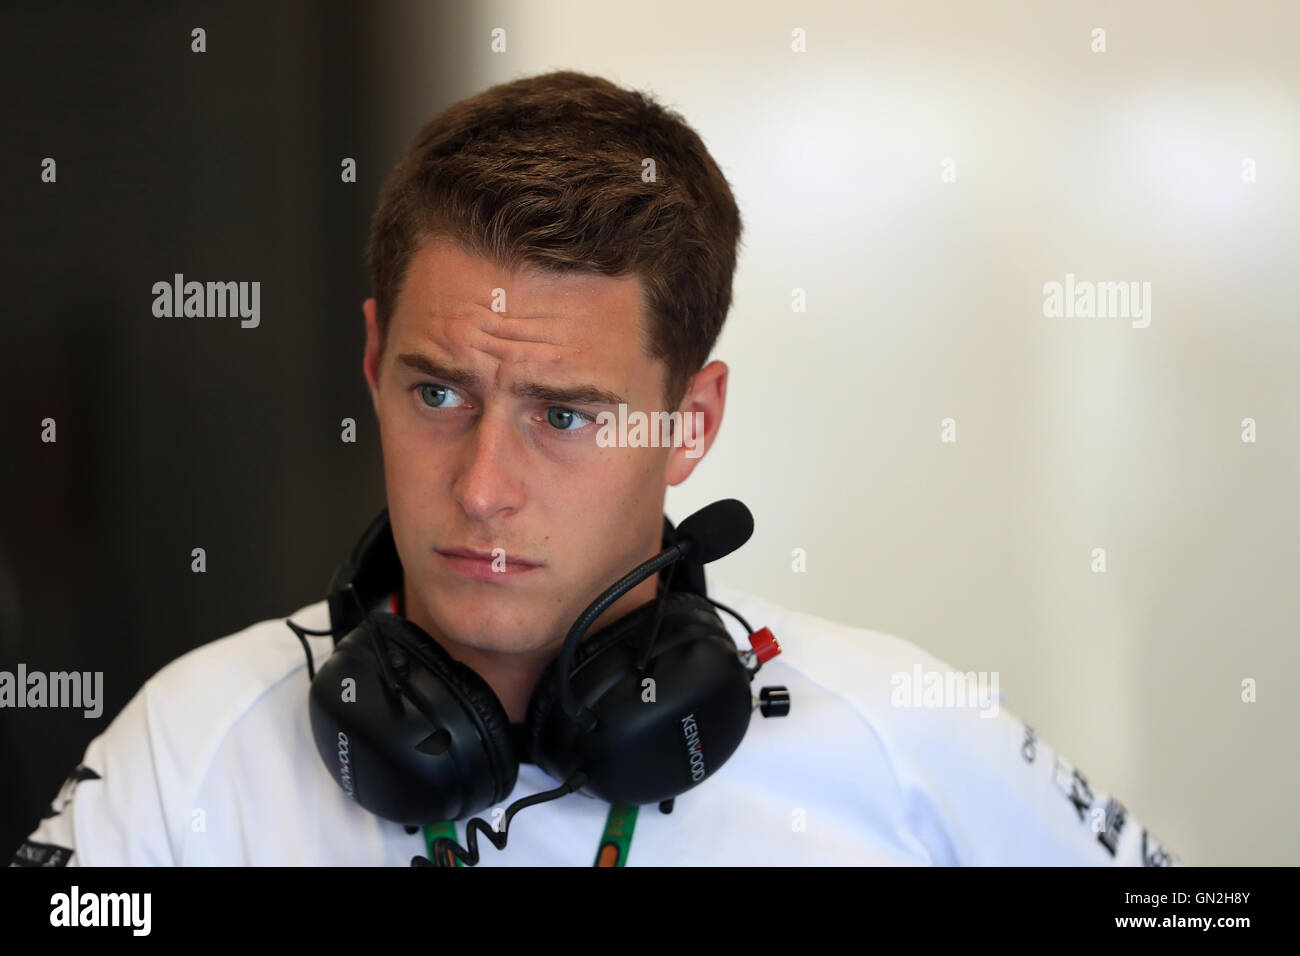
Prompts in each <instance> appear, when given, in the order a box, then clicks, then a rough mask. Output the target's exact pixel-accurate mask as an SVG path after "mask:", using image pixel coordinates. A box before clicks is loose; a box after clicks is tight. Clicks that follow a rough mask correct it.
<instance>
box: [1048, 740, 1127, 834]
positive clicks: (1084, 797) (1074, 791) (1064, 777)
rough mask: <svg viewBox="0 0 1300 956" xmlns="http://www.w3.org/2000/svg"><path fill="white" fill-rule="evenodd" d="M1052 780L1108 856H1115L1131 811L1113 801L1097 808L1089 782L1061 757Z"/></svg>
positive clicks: (1058, 757) (1058, 758) (1109, 800)
mask: <svg viewBox="0 0 1300 956" xmlns="http://www.w3.org/2000/svg"><path fill="white" fill-rule="evenodd" d="M1052 777H1053V780H1054V781H1055V782H1056V788H1057V789H1058V790H1060V791H1061V793H1063V794H1065V796H1066V799H1068V800H1069V801H1070V803H1071V805H1073V807H1074V809H1075V811H1076V812H1077V813H1078V814H1079V819H1080V820H1081V821H1083V822H1084V823H1086V824H1087V825H1088V826H1089V828H1090V829H1092V830H1093V832H1095V833H1096V834H1097V842H1098V843H1100V844H1101V845H1102V846H1104V847H1105V848H1106V852H1107V853H1109V854H1110V855H1111V856H1114V855H1115V851H1116V849H1118V847H1119V838H1120V833H1121V832H1122V831H1123V829H1124V823H1125V821H1126V820H1127V818H1128V811H1126V810H1125V809H1124V804H1122V803H1120V802H1119V801H1118V800H1116V799H1115V798H1114V797H1108V798H1107V799H1106V802H1105V804H1101V805H1097V806H1094V804H1095V803H1097V799H1096V797H1094V796H1093V793H1092V788H1091V787H1089V786H1088V781H1087V780H1086V779H1085V778H1084V776H1083V774H1081V773H1080V772H1079V771H1078V769H1077V768H1075V767H1072V766H1071V765H1070V763H1069V761H1066V760H1063V759H1061V757H1060V756H1059V755H1058V756H1057V758H1056V768H1055V770H1054V772H1053V774H1052Z"/></svg>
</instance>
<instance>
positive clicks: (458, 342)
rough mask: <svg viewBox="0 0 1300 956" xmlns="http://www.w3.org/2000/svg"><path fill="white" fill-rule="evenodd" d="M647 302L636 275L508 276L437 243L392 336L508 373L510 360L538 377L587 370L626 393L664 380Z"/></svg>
mask: <svg viewBox="0 0 1300 956" xmlns="http://www.w3.org/2000/svg"><path fill="white" fill-rule="evenodd" d="M641 302H642V299H641V290H640V284H639V282H638V281H637V280H636V279H635V277H620V278H611V277H608V276H592V275H588V274H585V273H576V274H559V275H552V274H545V273H540V272H537V271H535V270H531V269H524V270H519V271H517V272H509V271H507V270H503V269H501V268H499V267H497V266H495V265H494V264H493V263H491V262H490V261H488V260H486V259H481V258H478V257H475V256H471V255H468V254H467V253H465V252H463V251H462V250H460V249H459V248H458V247H455V246H453V245H451V244H449V243H447V242H442V241H435V242H430V243H428V244H426V245H425V246H424V247H423V248H422V249H421V250H420V251H419V253H418V254H417V256H416V257H414V258H413V259H412V266H411V269H410V270H409V272H408V275H407V281H406V282H405V283H404V287H403V290H402V294H401V297H400V299H399V303H398V307H397V309H396V312H395V314H394V316H393V318H392V320H391V328H390V329H389V333H390V334H389V336H388V338H389V339H390V346H393V347H395V348H393V351H395V352H398V353H403V352H407V353H409V352H412V351H414V352H421V353H424V354H427V355H429V357H430V358H432V359H434V360H435V361H439V362H442V363H457V364H467V363H468V364H471V365H482V364H487V365H491V364H496V363H499V364H500V365H501V366H502V368H501V369H500V371H501V372H502V373H505V374H509V371H508V370H507V369H506V368H505V366H518V367H521V368H523V367H526V368H527V369H528V372H529V376H530V378H537V377H539V376H542V375H548V376H560V377H562V378H565V379H574V380H576V378H575V377H576V376H581V377H582V379H583V381H584V383H588V382H589V383H592V384H597V385H598V387H600V388H604V389H606V390H608V391H614V392H624V391H625V390H626V387H627V386H628V385H631V384H633V383H634V381H636V380H637V379H640V378H643V377H645V376H653V377H658V375H657V369H655V368H653V367H652V366H656V365H658V364H659V363H658V362H655V361H653V360H651V359H650V358H649V357H648V355H647V354H646V351H645V348H644V345H645V341H644V331H645V330H644V329H643V327H642V324H641ZM485 358H487V359H491V360H492V361H491V362H484V361H483V360H484V359H485ZM613 378H617V379H618V380H617V381H613V380H610V381H598V380H600V379H613Z"/></svg>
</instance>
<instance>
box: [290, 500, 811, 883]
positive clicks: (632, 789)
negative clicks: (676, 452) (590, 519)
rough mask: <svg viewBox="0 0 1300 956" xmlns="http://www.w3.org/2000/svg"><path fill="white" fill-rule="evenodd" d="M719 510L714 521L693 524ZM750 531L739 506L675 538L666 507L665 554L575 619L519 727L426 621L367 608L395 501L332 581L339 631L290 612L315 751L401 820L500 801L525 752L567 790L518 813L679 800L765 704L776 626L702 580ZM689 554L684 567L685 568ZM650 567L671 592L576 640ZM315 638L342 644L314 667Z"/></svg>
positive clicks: (383, 566)
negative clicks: (729, 619) (569, 804)
mask: <svg viewBox="0 0 1300 956" xmlns="http://www.w3.org/2000/svg"><path fill="white" fill-rule="evenodd" d="M720 506H730V508H731V510H730V511H726V510H725V509H722V510H720ZM710 510H712V511H713V514H712V517H713V519H714V520H713V521H712V522H710V521H707V520H706V521H704V522H700V521H696V518H697V517H704V516H706V512H709V511H710ZM737 512H740V513H743V519H744V520H747V521H748V522H749V523H748V527H747V529H745V530H744V531H743V532H738V531H736V529H735V528H731V527H729V528H728V529H727V530H728V534H729V535H730V538H731V539H732V541H729V542H728V543H727V544H721V545H719V544H718V543H717V542H713V546H712V547H710V545H709V543H705V542H704V539H705V537H706V532H708V533H709V534H708V535H707V536H711V537H714V538H723V537H727V535H724V534H723V533H722V531H721V524H722V522H721V521H720V520H718V519H721V518H725V519H726V521H727V522H729V524H731V525H735V524H738V523H740V524H743V521H740V520H738V516H737ZM692 522H694V528H693V532H694V533H693V535H691V536H688V535H687V532H688V525H689V524H690V523H692ZM701 525H702V526H701ZM752 529H753V520H752V518H750V517H749V512H748V510H747V509H746V508H745V507H744V505H742V504H741V503H740V502H738V501H735V500H734V499H727V500H725V501H723V502H715V503H714V504H713V505H710V506H709V507H708V508H705V509H703V510H702V511H700V512H698V513H697V515H693V516H692V517H691V518H688V519H687V520H686V521H684V522H683V523H682V526H681V529H680V530H679V529H677V528H675V527H674V526H673V524H672V522H671V521H669V520H668V518H667V516H665V517H664V533H663V543H664V548H665V551H663V552H661V554H659V555H658V556H657V557H655V558H652V559H650V560H649V561H646V562H644V563H643V564H642V565H640V566H639V567H638V568H636V569H634V570H633V571H632V572H630V573H629V574H627V575H625V576H624V577H623V578H622V579H621V580H620V581H619V582H618V583H617V584H615V585H614V586H613V587H611V588H609V589H607V590H606V591H605V593H604V594H602V595H601V597H600V598H598V599H597V601H596V602H594V603H593V604H592V605H591V606H589V607H588V609H587V612H586V613H584V615H583V616H582V617H580V618H579V619H578V621H576V622H575V624H574V626H573V628H572V629H571V630H570V632H569V637H568V639H567V640H566V644H565V647H564V651H563V652H562V653H561V654H559V655H558V656H557V657H556V658H555V659H554V660H553V661H551V663H550V664H549V665H547V668H546V669H545V671H544V672H543V673H542V675H541V678H540V679H539V681H538V683H537V685H536V687H535V689H534V691H533V694H532V697H531V699H530V701H529V705H528V710H527V719H526V721H525V723H524V725H523V727H522V729H520V728H517V727H516V728H512V727H511V725H510V723H509V720H508V718H507V716H506V713H505V709H504V708H503V707H502V705H501V702H500V701H499V700H498V699H497V697H496V695H495V694H494V693H493V691H492V689H491V688H490V687H489V686H488V684H487V682H486V681H485V680H484V679H483V678H482V677H480V676H479V675H478V674H477V673H475V672H474V671H473V670H472V669H471V668H470V667H468V666H467V665H465V664H463V663H461V662H459V661H457V660H455V659H453V658H452V657H451V656H450V655H449V654H448V653H447V652H446V650H444V649H443V648H442V647H441V646H440V645H439V644H438V643H437V641H435V640H434V639H433V638H432V637H431V636H430V635H428V634H427V633H426V632H425V631H423V630H422V629H421V628H420V627H418V626H417V625H415V624H413V623H412V622H411V621H409V620H407V619H405V618H404V617H401V616H398V615H396V614H389V613H383V612H378V611H374V612H372V611H370V610H368V609H369V608H371V607H373V606H374V605H375V604H376V603H378V602H379V601H380V600H382V599H383V598H384V597H385V596H386V595H388V594H390V593H392V592H393V591H394V590H396V589H397V588H399V587H400V585H401V581H402V566H401V562H400V560H399V558H398V554H397V548H396V545H395V543H394V539H393V533H392V527H391V525H390V523H389V516H388V511H387V509H385V510H384V511H382V512H380V514H379V516H378V517H377V518H375V520H374V521H373V522H372V523H371V525H370V527H369V528H368V529H367V530H366V532H365V534H364V535H362V537H361V539H360V541H359V542H358V543H357V545H356V547H355V548H354V549H353V551H352V555H351V557H350V559H349V560H348V561H346V562H344V563H343V564H342V565H341V566H340V567H339V568H338V570H337V571H336V572H335V574H334V577H333V579H332V581H331V583H330V589H329V596H328V605H329V615H330V624H331V628H330V630H329V631H316V632H312V631H306V630H305V629H303V628H301V627H299V626H298V625H295V624H293V623H292V622H289V626H290V627H291V629H293V630H294V632H295V633H296V634H298V637H299V640H300V641H302V643H303V646H304V648H306V650H307V657H308V670H309V676H310V679H311V691H310V695H309V706H310V712H311V727H312V734H313V736H314V738H315V741H316V747H317V750H318V751H319V753H320V756H321V759H322V760H323V761H324V762H325V765H326V767H328V768H329V771H330V773H331V775H332V776H333V777H334V779H335V781H336V782H337V783H338V785H339V786H340V787H341V788H342V789H343V791H344V792H345V793H346V794H347V795H348V796H349V797H350V798H352V799H353V800H355V801H356V802H357V803H358V804H360V805H361V806H362V807H364V808H365V809H366V810H368V811H370V812H371V813H374V814H376V815H377V816H380V817H382V818H384V819H387V820H392V821H396V822H398V823H402V824H404V825H407V826H408V828H409V827H412V826H415V825H421V824H434V823H441V822H444V821H450V820H460V819H464V818H466V817H469V816H471V815H473V814H476V813H480V812H482V811H484V810H486V809H488V808H490V807H492V806H494V805H496V804H498V803H500V801H502V800H504V799H505V798H506V797H507V796H509V794H510V793H511V792H512V791H513V790H514V788H515V784H516V781H517V779H518V774H519V764H520V761H521V759H523V760H525V761H527V762H532V763H536V764H537V765H538V767H540V768H541V769H542V770H544V771H545V772H546V773H547V774H549V775H550V776H551V777H554V778H555V779H556V780H558V781H564V786H562V787H561V788H559V789H558V790H556V791H547V793H546V794H542V795H537V796H535V797H529V798H526V801H516V803H515V804H513V805H512V807H511V809H510V810H509V811H507V814H506V821H507V823H508V821H509V818H510V816H511V815H512V814H513V812H514V810H516V809H520V808H522V807H521V806H520V804H524V805H527V804H528V803H536V802H540V801H541V800H543V799H554V798H555V797H558V796H562V795H563V794H565V793H569V792H574V791H577V792H580V793H583V794H584V795H586V796H589V797H593V798H596V799H599V800H603V801H606V802H609V803H611V804H649V803H659V804H660V805H661V809H665V812H667V809H666V808H670V807H671V801H672V800H673V798H675V797H676V796H677V795H679V794H681V793H684V792H685V791H687V790H689V789H691V788H692V787H694V786H697V785H698V784H700V783H701V782H703V781H704V780H705V779H707V778H708V777H709V776H711V775H712V774H713V773H715V772H717V770H718V768H719V767H721V766H722V765H723V763H725V762H726V761H727V760H728V759H729V758H730V757H731V755H732V754H733V753H734V752H735V750H736V749H737V747H739V746H740V743H741V740H742V739H743V738H744V736H745V732H746V730H747V729H748V726H749V719H750V715H751V713H752V711H753V709H754V708H755V706H758V701H756V700H755V698H753V697H752V696H751V694H750V682H751V681H752V680H753V677H754V675H755V673H757V671H758V668H759V667H761V666H762V663H763V662H764V661H766V660H768V659H770V658H771V657H773V656H775V655H776V654H778V653H780V647H779V645H778V644H777V643H776V640H775V638H773V637H772V634H771V632H770V631H769V630H768V629H767V628H763V629H762V630H761V631H758V632H753V631H752V630H751V629H750V628H749V625H748V624H747V623H745V621H744V619H743V618H741V617H740V616H739V615H738V614H736V613H735V612H734V611H732V610H731V609H730V608H727V607H725V606H724V605H721V604H719V603H718V602H717V601H714V600H713V599H712V598H710V597H709V596H708V594H707V590H706V587H705V580H704V564H705V563H706V562H708V561H711V560H714V559H716V558H717V557H721V556H722V555H723V554H726V553H729V552H730V551H731V550H734V548H736V547H739V546H740V544H743V543H744V541H745V540H747V539H748V537H749V535H750V533H752ZM742 534H743V536H741V537H739V542H738V543H733V541H734V539H735V538H736V537H737V535H742ZM696 539H698V540H696ZM678 563H680V564H682V565H683V567H682V569H681V570H682V571H683V572H684V574H682V575H675V574H674V572H675V571H677V570H678V568H677V564H678ZM656 572H657V573H658V575H659V577H660V580H661V582H662V587H661V591H660V594H659V595H658V596H657V597H656V598H655V599H654V600H651V601H649V602H647V603H645V604H643V605H641V606H640V607H638V608H636V609H635V610H633V611H631V612H630V613H628V614H626V615H624V616H623V617H621V618H619V619H618V620H616V621H614V622H612V623H610V624H608V625H607V626H605V627H602V628H601V629H600V630H599V631H597V632H595V633H593V634H591V635H590V637H588V638H587V639H586V640H581V638H582V634H583V632H585V631H586V628H587V626H589V625H590V623H591V622H592V621H593V620H594V619H595V618H596V617H597V616H599V614H600V613H601V612H602V611H603V609H604V608H605V607H608V606H609V604H612V603H613V601H614V600H616V599H617V597H618V596H620V595H621V594H623V593H626V592H627V591H629V590H631V588H632V587H634V586H635V584H637V583H639V582H640V581H642V580H644V579H645V578H646V577H648V576H649V575H650V574H652V573H656ZM675 577H681V578H682V579H683V580H682V581H681V582H680V584H678V583H675V580H674V579H675ZM714 606H717V607H719V608H721V609H722V610H725V611H727V612H728V613H729V614H732V615H733V616H735V617H736V618H737V620H739V621H740V622H741V624H742V626H743V627H745V630H746V631H747V632H748V633H749V634H750V644H751V649H750V650H747V651H745V652H743V653H741V652H740V651H739V650H738V649H737V646H736V643H735V642H734V641H733V640H732V638H731V636H730V634H728V633H727V629H726V627H725V626H724V625H723V623H722V619H721V618H720V617H718V614H717V612H716V611H715V610H714ZM304 633H316V634H331V635H332V636H333V638H334V648H333V651H332V652H331V654H330V656H329V658H328V659H327V660H326V661H325V662H324V663H323V664H322V666H321V668H320V670H319V672H317V673H314V674H312V673H310V672H311V671H312V662H311V650H310V648H309V647H308V646H307V642H306V640H305V639H304V638H303V634H304ZM340 635H343V636H340ZM579 640H581V643H578V641H579ZM566 662H567V667H566ZM750 664H752V665H753V666H752V667H751V666H749V665H750ZM761 706H762V710H763V714H764V716H780V715H784V713H786V712H788V709H789V700H788V695H786V693H785V689H784V688H764V689H763V699H762V704H761ZM490 836H492V835H490ZM500 836H501V837H502V838H503V839H502V840H501V842H500V843H498V844H497V845H498V848H501V846H502V845H504V832H503V833H502V834H500ZM493 842H494V843H497V841H496V840H495V839H494V840H493ZM475 857H477V852H475Z"/></svg>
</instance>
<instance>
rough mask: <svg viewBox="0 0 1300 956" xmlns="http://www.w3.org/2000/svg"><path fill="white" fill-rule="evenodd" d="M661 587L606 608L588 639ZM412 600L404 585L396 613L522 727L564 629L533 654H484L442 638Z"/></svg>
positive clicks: (657, 581)
mask: <svg viewBox="0 0 1300 956" xmlns="http://www.w3.org/2000/svg"><path fill="white" fill-rule="evenodd" d="M661 584H662V579H661V578H660V576H659V575H657V574H656V575H653V576H651V577H650V578H649V579H647V580H645V581H642V582H641V583H640V584H638V585H637V586H636V587H635V588H633V589H632V590H631V591H629V592H628V593H627V594H624V595H623V596H622V597H621V598H619V599H618V600H617V601H615V602H614V603H613V604H612V605H610V606H609V607H608V608H606V609H605V613H603V614H602V615H601V616H600V617H598V618H596V620H595V621H593V622H592V625H591V627H589V628H588V629H587V636H588V637H589V636H590V635H592V634H595V633H596V632H597V631H599V630H600V629H601V628H603V627H605V626H607V625H609V624H611V623H613V622H614V621H617V620H618V619H619V618H621V617H623V616H625V615H627V614H630V613H631V612H632V611H635V610H636V609H637V608H639V607H640V606H641V605H643V604H646V603H648V602H649V601H652V600H654V598H655V596H656V595H657V594H658V593H660V592H661V591H662V587H661ZM411 597H412V596H411V593H410V589H409V588H408V586H407V585H406V583H405V582H403V584H402V589H401V592H400V600H401V605H400V611H399V613H401V614H403V615H404V616H405V617H407V618H408V619H409V620H410V621H411V622H412V623H414V624H416V625H418V626H419V627H420V628H421V629H422V630H423V631H424V632H425V633H426V634H429V635H431V636H432V637H433V638H434V639H435V640H436V641H437V642H438V644H440V645H441V646H442V648H443V650H445V651H446V652H447V653H448V654H449V655H451V657H452V658H453V659H455V660H458V661H460V662H461V663H462V664H465V665H466V666H468V667H469V668H470V669H472V670H473V671H474V672H475V673H477V674H478V675H479V676H480V677H482V678H483V679H484V680H485V681H486V682H487V684H488V686H489V687H491V688H492V692H493V693H494V694H496V696H497V699H498V700H499V701H501V705H502V706H503V707H504V708H505V711H506V716H507V718H508V719H509V721H510V723H512V724H522V723H523V722H524V720H525V718H526V716H527V713H528V701H529V699H530V698H531V697H532V694H533V689H534V688H535V687H536V686H537V681H538V678H540V677H541V676H542V671H544V670H546V665H548V664H549V663H550V662H551V661H552V660H553V659H554V658H556V657H557V656H559V653H560V651H561V649H562V648H563V647H564V637H565V634H567V632H568V627H567V625H566V627H565V632H564V633H561V634H559V635H556V636H555V637H554V638H553V639H552V641H551V642H550V643H548V644H546V646H544V647H540V648H538V649H536V650H534V651H527V652H524V653H518V654H509V653H503V652H500V651H485V650H483V649H481V648H477V647H471V646H469V645H467V644H462V643H460V642H458V641H456V640H453V639H452V638H449V637H447V636H446V635H445V634H442V633H441V632H440V631H438V630H437V628H436V627H435V625H434V623H433V620H432V618H431V616H430V615H429V614H428V613H427V611H426V609H425V608H424V607H423V605H421V603H420V602H419V601H412V600H411ZM585 639H586V638H584V640H585Z"/></svg>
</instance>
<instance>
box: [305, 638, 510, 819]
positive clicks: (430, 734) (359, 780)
mask: <svg viewBox="0 0 1300 956" xmlns="http://www.w3.org/2000/svg"><path fill="white" fill-rule="evenodd" d="M372 628H373V629H375V631H374V632H372V630H371V629H372ZM376 645H377V646H378V648H379V649H386V650H387V655H388V658H389V659H388V664H389V666H390V669H392V670H394V671H396V672H397V673H398V675H399V676H400V677H401V682H402V684H403V685H404V692H403V693H402V694H401V695H394V694H393V693H392V691H391V690H390V688H389V687H388V685H387V682H386V680H385V678H384V674H383V669H382V668H381V666H380V663H379V660H378V658H377V656H376V649H377V648H376ZM381 652H382V650H381ZM341 689H343V691H344V692H342V693H341V692H340V691H341ZM416 699H419V700H421V701H422V702H423V703H422V704H421V705H417V704H416V703H415V700H416ZM309 701H310V710H311V724H312V732H313V736H314V737H315V740H316V746H317V749H318V751H319V752H320V755H321V757H322V759H323V760H324V761H325V764H326V766H327V767H328V768H329V769H330V770H331V772H332V773H333V775H334V777H335V779H336V781H337V782H338V783H339V785H340V786H341V787H342V788H343V790H344V792H345V793H347V794H348V796H350V797H352V798H353V799H354V800H356V801H357V802H358V803H359V804H361V806H363V807H365V809H367V810H369V811H370V812H372V813H374V814H376V815H377V816H380V817H383V818H384V819H387V820H394V821H397V822H399V823H404V824H424V823H438V822H441V821H443V820H459V819H462V818H464V817H467V816H471V815H473V814H475V813H479V812H482V811H483V810H486V809H487V808H489V807H491V806H493V805H494V804H496V803H499V802H500V801H501V800H503V799H504V798H505V797H507V796H508V795H509V794H510V792H511V791H512V790H513V789H514V787H515V783H516V781H517V779H518V775H519V763H518V760H517V759H516V757H515V753H514V748H513V746H512V744H511V741H510V737H509V731H508V728H509V723H508V720H507V717H506V714H505V711H504V709H503V708H502V706H501V703H500V701H498V700H497V698H496V695H495V694H494V693H493V692H492V689H491V688H490V687H489V686H488V685H487V683H486V682H485V681H484V680H483V679H482V678H481V677H479V675H477V674H475V673H474V672H473V671H472V670H471V669H470V668H469V667H467V666H466V665H464V664H462V663H460V662H459V661H456V660H455V659H453V658H452V657H451V656H450V655H449V654H447V652H446V651H445V650H444V649H443V648H442V647H440V646H439V645H438V644H437V643H436V642H435V641H434V640H433V639H432V638H431V637H430V636H429V635H428V634H426V633H425V632H424V631H423V630H421V629H420V628H419V627H418V626H417V625H415V624H412V623H411V622H410V621H407V620H405V619H403V618H399V617H397V616H395V615H392V614H381V613H375V614H372V615H371V616H370V620H368V621H366V622H363V623H362V624H361V625H359V626H358V627H357V628H355V629H354V630H353V631H352V632H351V633H349V634H348V635H347V636H346V637H345V638H343V640H341V641H340V642H339V644H338V646H337V647H336V648H335V651H334V653H333V654H331V655H330V657H329V659H328V660H326V661H325V663H324V664H323V665H322V666H321V668H320V669H319V670H318V671H317V673H316V677H315V679H314V680H313V681H312V687H311V693H310V697H309ZM426 711H427V713H426Z"/></svg>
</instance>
